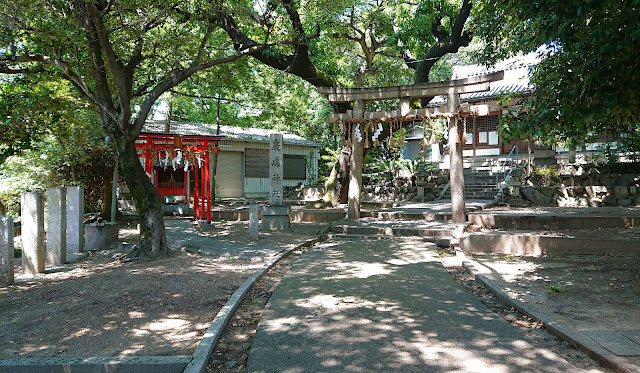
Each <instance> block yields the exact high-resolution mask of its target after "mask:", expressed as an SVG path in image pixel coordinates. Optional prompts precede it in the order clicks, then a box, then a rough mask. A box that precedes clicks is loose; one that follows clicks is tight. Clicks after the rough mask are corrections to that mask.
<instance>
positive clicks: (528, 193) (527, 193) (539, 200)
mask: <svg viewBox="0 0 640 373" xmlns="http://www.w3.org/2000/svg"><path fill="white" fill-rule="evenodd" d="M520 192H521V193H522V195H523V196H524V198H526V199H528V200H529V201H531V202H533V203H534V204H536V205H549V204H551V201H552V199H551V197H549V196H546V195H544V194H542V193H540V192H538V191H537V190H535V189H534V188H532V187H524V188H522V189H521V190H520Z"/></svg>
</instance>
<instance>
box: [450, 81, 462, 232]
mask: <svg viewBox="0 0 640 373" xmlns="http://www.w3.org/2000/svg"><path fill="white" fill-rule="evenodd" d="M459 109H460V95H459V94H457V93H451V94H449V95H448V96H447V112H449V113H451V114H456V113H457V112H458V111H459ZM458 122H459V120H458V119H457V118H452V119H451V120H450V121H449V164H450V168H451V173H450V180H451V186H450V188H451V215H452V218H453V222H454V223H456V224H464V223H465V222H466V221H467V216H466V209H465V201H464V165H463V159H462V139H461V136H462V131H461V128H460V125H459V123H458Z"/></svg>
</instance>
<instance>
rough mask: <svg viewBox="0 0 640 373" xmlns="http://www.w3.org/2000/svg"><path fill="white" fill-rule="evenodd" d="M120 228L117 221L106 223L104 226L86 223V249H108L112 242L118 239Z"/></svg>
mask: <svg viewBox="0 0 640 373" xmlns="http://www.w3.org/2000/svg"><path fill="white" fill-rule="evenodd" d="M119 229H120V227H119V226H118V224H116V223H105V224H104V225H102V226H96V225H93V224H86V225H85V226H84V249H85V250H104V249H108V248H109V247H110V246H111V244H112V243H114V242H117V241H118V230H119Z"/></svg>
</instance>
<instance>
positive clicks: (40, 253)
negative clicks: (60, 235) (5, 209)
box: [20, 192, 45, 275]
mask: <svg viewBox="0 0 640 373" xmlns="http://www.w3.org/2000/svg"><path fill="white" fill-rule="evenodd" d="M20 217H21V219H22V224H21V227H22V268H23V270H24V273H26V274H32V275H34V274H36V273H43V272H44V267H45V246H44V196H43V194H42V193H39V192H29V193H23V194H22V201H21V216H20Z"/></svg>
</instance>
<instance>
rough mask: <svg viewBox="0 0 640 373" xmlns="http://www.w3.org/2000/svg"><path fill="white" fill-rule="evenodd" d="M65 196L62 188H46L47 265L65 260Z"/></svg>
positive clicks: (57, 264)
mask: <svg viewBox="0 0 640 373" xmlns="http://www.w3.org/2000/svg"><path fill="white" fill-rule="evenodd" d="M66 197H67V195H66V190H65V189H64V188H48V189H47V229H46V230H47V244H46V250H45V257H46V264H47V265H53V266H59V265H62V264H64V263H65V262H66V261H67V198H66ZM114 203H115V202H114Z"/></svg>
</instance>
